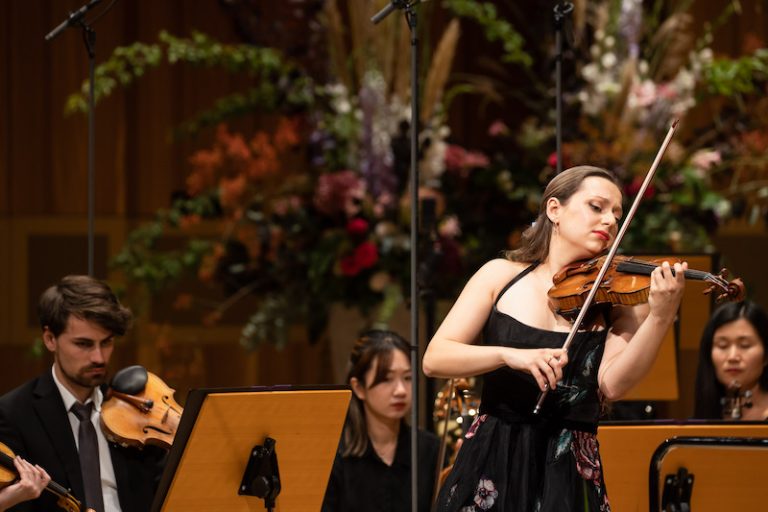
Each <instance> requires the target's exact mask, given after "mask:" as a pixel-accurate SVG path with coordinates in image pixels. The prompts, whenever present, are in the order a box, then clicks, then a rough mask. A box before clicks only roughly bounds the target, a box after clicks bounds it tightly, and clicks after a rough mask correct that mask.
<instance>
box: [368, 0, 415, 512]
mask: <svg viewBox="0 0 768 512" xmlns="http://www.w3.org/2000/svg"><path fill="white" fill-rule="evenodd" d="M417 3H419V0H391V1H390V3H389V4H388V5H387V6H386V7H384V8H383V9H382V10H381V11H379V12H378V13H377V14H375V15H374V16H373V17H372V18H371V21H372V22H373V23H379V22H381V21H382V20H383V19H384V18H386V17H387V16H388V15H389V14H390V13H392V12H393V11H395V10H396V9H400V10H402V11H404V12H405V19H406V21H407V22H408V29H409V30H410V33H411V174H410V187H411V197H410V203H411V290H410V292H411V295H410V302H411V369H412V371H413V372H414V373H415V374H416V375H418V374H419V372H418V367H419V284H418V254H417V253H418V247H419V235H418V233H419V166H418V152H419V37H418V34H417V31H416V29H417V27H418V23H417V17H416V9H415V6H416V4H417ZM411 396H412V406H411V511H412V512H417V511H418V509H419V485H418V484H419V479H418V474H419V471H418V429H419V407H418V403H419V379H418V378H413V379H411Z"/></svg>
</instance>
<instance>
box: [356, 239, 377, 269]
mask: <svg viewBox="0 0 768 512" xmlns="http://www.w3.org/2000/svg"><path fill="white" fill-rule="evenodd" d="M355 258H356V259H357V262H358V263H359V264H360V268H361V269H366V268H371V267H372V266H374V265H375V264H376V262H377V261H379V250H378V249H377V248H376V244H374V243H373V242H363V243H361V244H360V245H358V246H357V249H355Z"/></svg>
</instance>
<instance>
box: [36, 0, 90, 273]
mask: <svg viewBox="0 0 768 512" xmlns="http://www.w3.org/2000/svg"><path fill="white" fill-rule="evenodd" d="M99 2H101V0H91V1H90V2H88V3H87V4H85V5H84V6H82V7H80V9H78V10H77V11H73V12H71V13H69V16H68V17H67V19H66V20H64V21H63V22H61V23H60V24H59V26H57V27H56V28H54V29H53V30H51V31H50V32H49V33H48V35H46V36H45V40H46V41H50V40H52V39H54V38H55V37H56V36H58V35H59V34H61V33H62V32H63V31H64V30H66V29H67V28H69V27H72V26H79V27H81V28H82V29H83V42H84V43H85V49H86V51H87V52H88V76H89V78H88V82H89V83H88V275H89V276H93V274H94V218H95V198H96V186H95V182H96V172H95V170H94V164H95V158H94V157H95V145H96V130H95V118H94V107H95V91H94V76H95V69H96V32H95V31H94V30H93V28H92V27H91V26H90V25H88V23H87V22H86V21H85V19H84V18H85V13H86V12H88V11H89V10H91V9H92V8H93V7H94V6H96V4H98V3H99Z"/></svg>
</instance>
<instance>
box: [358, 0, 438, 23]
mask: <svg viewBox="0 0 768 512" xmlns="http://www.w3.org/2000/svg"><path fill="white" fill-rule="evenodd" d="M426 1H427V0H414V3H418V2H426ZM405 7H408V0H391V1H390V2H389V4H387V5H386V6H385V7H384V8H383V9H382V10H380V11H379V12H377V13H376V14H374V15H373V16H372V17H371V21H372V22H373V23H374V24H377V23H380V22H381V21H382V20H383V19H384V18H386V17H387V16H389V15H390V14H392V11H394V10H395V9H404V8H405Z"/></svg>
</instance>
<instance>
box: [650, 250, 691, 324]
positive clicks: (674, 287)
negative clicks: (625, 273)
mask: <svg viewBox="0 0 768 512" xmlns="http://www.w3.org/2000/svg"><path fill="white" fill-rule="evenodd" d="M673 268H674V270H675V272H674V275H673V274H672V269H673ZM687 269H688V263H687V262H683V263H675V265H674V267H671V266H670V265H669V263H668V262H666V261H665V262H664V263H662V264H661V266H659V267H656V269H654V271H653V272H651V289H650V292H649V295H648V305H649V307H650V316H654V317H656V318H658V319H660V320H663V321H665V322H668V323H671V322H672V321H673V320H674V319H675V316H676V315H677V309H678V307H679V306H680V301H681V300H682V298H683V292H684V291H685V275H684V272H685V271H686V270H687Z"/></svg>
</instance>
